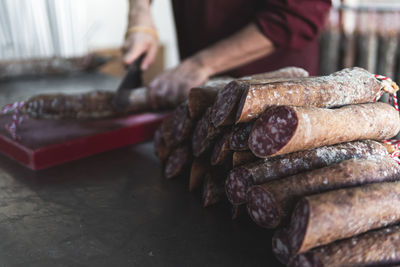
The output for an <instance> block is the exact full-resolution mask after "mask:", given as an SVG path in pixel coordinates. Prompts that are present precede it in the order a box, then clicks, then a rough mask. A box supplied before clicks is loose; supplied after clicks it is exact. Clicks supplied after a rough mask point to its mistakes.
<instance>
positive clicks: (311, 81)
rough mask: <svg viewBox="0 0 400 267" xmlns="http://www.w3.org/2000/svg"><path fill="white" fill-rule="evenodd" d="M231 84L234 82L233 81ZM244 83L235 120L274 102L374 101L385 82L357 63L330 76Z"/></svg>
mask: <svg viewBox="0 0 400 267" xmlns="http://www.w3.org/2000/svg"><path fill="white" fill-rule="evenodd" d="M229 85H230V86H234V84H232V83H230V84H228V85H227V86H229ZM236 87H237V86H236ZM241 87H245V92H244V93H243V96H242V98H241V100H240V104H239V108H238V111H237V115H236V123H241V122H248V121H251V120H252V119H255V118H257V117H259V116H260V115H261V114H262V113H263V112H264V111H265V110H266V109H267V108H269V107H271V106H273V105H293V106H307V107H318V108H332V107H338V106H343V105H348V104H359V103H367V102H373V101H374V99H375V98H376V97H377V96H378V95H379V94H380V93H381V91H382V89H383V85H382V83H381V82H380V81H378V80H377V79H376V78H375V77H374V75H373V74H371V73H370V72H368V71H366V70H364V69H361V68H358V67H354V68H349V69H343V70H341V71H338V72H335V73H333V74H331V75H328V76H320V77H309V78H301V79H292V80H286V81H277V82H270V83H257V82H253V83H248V84H247V85H243V84H242V85H241ZM394 87H396V86H394ZM392 89H393V90H392ZM392 89H390V88H387V89H386V88H385V90H390V93H394V92H395V91H396V88H392ZM232 90H234V89H232ZM216 125H217V124H216Z"/></svg>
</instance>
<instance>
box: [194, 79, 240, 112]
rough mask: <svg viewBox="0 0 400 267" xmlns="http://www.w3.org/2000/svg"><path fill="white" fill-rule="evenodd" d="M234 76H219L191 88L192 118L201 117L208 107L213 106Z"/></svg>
mask: <svg viewBox="0 0 400 267" xmlns="http://www.w3.org/2000/svg"><path fill="white" fill-rule="evenodd" d="M232 80H233V79H232V78H228V77H227V78H219V79H211V80H209V81H207V82H206V83H205V84H204V85H203V86H201V87H195V88H192V89H190V91H189V95H188V106H189V114H190V117H191V118H192V119H199V118H200V117H201V116H202V115H203V114H204V112H205V111H206V109H207V108H208V107H209V106H211V105H212V104H213V103H214V101H215V99H216V97H217V94H218V91H219V90H222V89H223V88H224V87H225V85H227V84H228V83H229V82H231V81H232Z"/></svg>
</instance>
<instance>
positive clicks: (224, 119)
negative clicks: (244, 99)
mask: <svg viewBox="0 0 400 267" xmlns="http://www.w3.org/2000/svg"><path fill="white" fill-rule="evenodd" d="M242 92H243V89H242V87H241V86H240V84H239V83H238V82H237V81H232V82H230V83H228V84H227V85H226V86H225V87H224V89H222V90H220V91H219V92H218V95H217V99H216V100H215V103H214V105H213V108H212V112H211V121H212V123H213V124H214V125H215V127H219V126H223V125H229V124H233V122H234V120H235V113H236V108H237V104H238V102H239V99H240V98H241V96H242Z"/></svg>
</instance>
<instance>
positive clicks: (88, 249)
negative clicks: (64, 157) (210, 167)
mask: <svg viewBox="0 0 400 267" xmlns="http://www.w3.org/2000/svg"><path fill="white" fill-rule="evenodd" d="M0 184H1V193H0V240H1V241H2V242H1V243H0V265H1V266H112V265H114V266H276V265H277V262H276V260H275V259H274V257H273V256H272V255H271V247H270V243H271V232H270V231H266V230H263V229H261V228H259V227H257V226H255V224H253V223H252V222H251V221H250V220H249V219H248V218H247V217H244V218H241V219H239V220H237V221H231V219H230V213H229V209H228V208H227V205H224V204H220V205H217V206H214V207H210V208H202V207H201V204H200V198H199V196H198V195H197V194H191V193H189V192H188V190H187V188H188V185H187V184H188V182H187V179H185V178H184V177H180V178H178V179H175V180H166V179H165V178H163V177H162V175H161V166H160V164H159V163H158V161H157V159H156V157H155V156H154V155H153V151H152V143H145V144H140V145H135V146H131V147H126V148H122V149H118V150H115V151H111V152H107V153H103V154H99V155H96V156H93V157H90V158H86V159H82V160H79V161H75V162H70V163H68V164H65V165H61V166H58V167H54V168H50V169H47V170H43V171H39V172H33V171H30V170H28V169H26V168H24V167H21V166H19V165H18V164H17V163H15V162H13V161H11V160H9V159H8V158H5V157H3V156H0Z"/></svg>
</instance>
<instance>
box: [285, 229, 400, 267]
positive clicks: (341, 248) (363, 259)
mask: <svg viewBox="0 0 400 267" xmlns="http://www.w3.org/2000/svg"><path fill="white" fill-rule="evenodd" d="M399 262H400V226H398V225H395V226H389V227H386V228H382V229H379V230H375V231H370V232H367V233H364V234H361V235H358V236H355V237H352V238H348V239H345V240H341V241H337V242H334V243H332V244H328V245H326V246H323V247H320V248H316V249H313V250H311V251H309V252H305V253H302V254H300V255H297V256H296V257H295V258H294V259H293V260H291V261H290V263H289V266H290V267H302V266H309V267H314V266H315V267H316V266H318V267H319V266H321V267H334V266H383V265H392V264H398V263H399Z"/></svg>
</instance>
